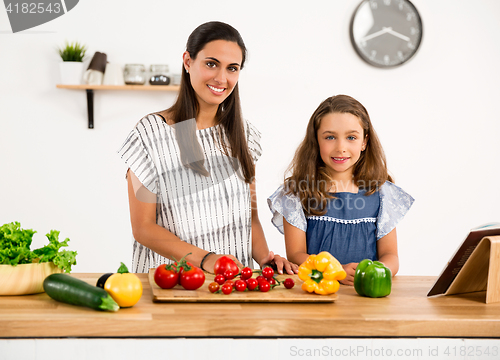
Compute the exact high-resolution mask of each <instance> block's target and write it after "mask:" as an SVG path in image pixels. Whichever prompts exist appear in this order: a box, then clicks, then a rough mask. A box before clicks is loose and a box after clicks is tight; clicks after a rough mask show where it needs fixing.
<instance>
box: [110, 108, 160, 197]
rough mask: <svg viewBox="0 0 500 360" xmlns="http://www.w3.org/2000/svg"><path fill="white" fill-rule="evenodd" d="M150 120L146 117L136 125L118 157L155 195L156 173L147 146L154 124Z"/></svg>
mask: <svg viewBox="0 0 500 360" xmlns="http://www.w3.org/2000/svg"><path fill="white" fill-rule="evenodd" d="M150 120H152V119H149V118H148V117H146V118H144V119H142V120H141V121H139V123H137V125H136V127H135V128H134V129H133V130H132V131H131V132H130V134H129V135H128V136H127V139H126V140H125V142H124V143H123V145H122V146H121V148H120V150H118V155H119V156H120V157H121V158H122V160H123V161H124V162H125V164H126V165H127V166H128V167H129V168H130V170H132V172H133V173H134V174H135V176H137V178H138V179H139V181H140V182H141V183H142V184H143V185H144V187H146V189H148V190H149V191H150V192H152V193H153V194H157V191H158V181H157V180H158V172H157V170H156V166H155V163H154V160H153V158H152V156H151V152H152V150H151V149H150V147H149V146H148V142H151V141H150V140H151V139H150V138H151V134H150V132H151V129H154V125H155V122H154V121H150ZM153 120H154V119H153ZM147 139H149V140H147Z"/></svg>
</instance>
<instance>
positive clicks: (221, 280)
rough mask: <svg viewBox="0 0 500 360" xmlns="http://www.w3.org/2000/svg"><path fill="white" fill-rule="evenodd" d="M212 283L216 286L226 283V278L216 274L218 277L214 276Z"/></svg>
mask: <svg viewBox="0 0 500 360" xmlns="http://www.w3.org/2000/svg"><path fill="white" fill-rule="evenodd" d="M214 281H215V282H216V283H217V284H219V285H222V284H224V283H225V282H226V278H225V277H224V275H222V274H218V275H215V278H214Z"/></svg>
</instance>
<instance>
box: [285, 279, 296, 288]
mask: <svg viewBox="0 0 500 360" xmlns="http://www.w3.org/2000/svg"><path fill="white" fill-rule="evenodd" d="M283 285H285V287H286V288H287V289H291V288H293V286H294V285H295V281H293V279H292V278H287V279H285V281H283Z"/></svg>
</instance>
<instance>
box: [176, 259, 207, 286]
mask: <svg viewBox="0 0 500 360" xmlns="http://www.w3.org/2000/svg"><path fill="white" fill-rule="evenodd" d="M187 264H188V267H187V268H182V269H181V271H179V277H180V279H181V285H182V287H183V288H184V289H186V290H196V289H198V288H199V287H201V286H202V285H203V284H204V283H205V273H204V272H203V270H201V269H200V268H199V267H196V266H193V265H191V264H190V263H187ZM186 269H187V270H186Z"/></svg>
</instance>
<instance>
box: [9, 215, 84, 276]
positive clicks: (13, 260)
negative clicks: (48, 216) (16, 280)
mask: <svg viewBox="0 0 500 360" xmlns="http://www.w3.org/2000/svg"><path fill="white" fill-rule="evenodd" d="M35 233H36V231H33V230H32V229H22V228H21V224H20V223H19V222H12V223H8V224H5V225H2V226H0V264H3V265H14V266H15V265H19V264H31V263H33V262H53V263H54V264H55V265H56V266H58V267H59V268H61V269H62V270H63V271H64V272H67V273H69V272H71V266H72V265H76V255H77V252H76V251H68V250H61V248H62V247H65V246H68V242H69V239H68V238H66V239H65V240H64V241H61V242H60V241H59V231H56V230H51V231H50V232H49V233H48V234H47V235H46V236H47V239H48V240H49V244H48V245H45V246H44V247H41V248H39V249H35V250H30V246H31V242H32V241H33V234H35Z"/></svg>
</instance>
